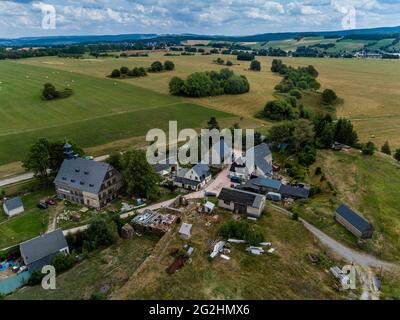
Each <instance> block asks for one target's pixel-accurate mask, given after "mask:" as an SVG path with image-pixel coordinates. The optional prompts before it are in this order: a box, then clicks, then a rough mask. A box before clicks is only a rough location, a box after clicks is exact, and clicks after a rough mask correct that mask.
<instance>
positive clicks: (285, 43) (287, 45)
mask: <svg viewBox="0 0 400 320" xmlns="http://www.w3.org/2000/svg"><path fill="white" fill-rule="evenodd" d="M337 40H338V39H334V38H332V39H325V38H324V37H305V38H302V39H300V40H296V39H288V40H276V41H269V42H267V43H266V44H265V45H264V46H263V47H264V48H280V49H282V50H284V51H296V49H297V48H298V47H308V46H312V45H315V44H328V43H336V41H337Z"/></svg>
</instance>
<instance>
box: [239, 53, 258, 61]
mask: <svg viewBox="0 0 400 320" xmlns="http://www.w3.org/2000/svg"><path fill="white" fill-rule="evenodd" d="M237 59H238V60H242V61H252V60H254V55H253V54H251V53H247V52H242V53H239V54H238V55H237Z"/></svg>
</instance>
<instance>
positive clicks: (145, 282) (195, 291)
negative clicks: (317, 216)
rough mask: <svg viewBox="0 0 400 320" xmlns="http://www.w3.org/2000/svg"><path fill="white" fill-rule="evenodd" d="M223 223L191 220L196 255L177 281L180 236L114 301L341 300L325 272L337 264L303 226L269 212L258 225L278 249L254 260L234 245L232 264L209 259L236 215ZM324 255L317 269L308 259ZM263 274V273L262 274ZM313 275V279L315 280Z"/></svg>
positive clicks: (166, 244)
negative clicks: (213, 242) (174, 265)
mask: <svg viewBox="0 0 400 320" xmlns="http://www.w3.org/2000/svg"><path fill="white" fill-rule="evenodd" d="M220 214H222V216H223V218H222V220H221V221H220V222H214V223H212V225H211V226H206V224H205V221H204V216H201V215H195V216H193V215H191V216H190V217H186V219H185V221H186V220H188V221H189V222H190V223H193V233H192V237H191V239H190V241H189V243H190V245H191V246H193V247H194V249H195V251H194V253H193V255H192V256H191V258H192V261H190V262H188V263H186V264H185V266H184V267H183V268H182V269H181V270H179V271H178V272H176V273H175V274H173V275H168V274H167V273H166V272H165V269H166V268H167V267H168V266H169V265H170V264H171V263H172V262H173V261H174V258H173V257H172V256H171V255H170V252H171V251H173V250H174V248H181V247H182V245H183V244H184V241H182V240H181V239H180V238H179V236H178V234H177V233H174V234H168V235H166V236H164V238H165V239H164V238H163V239H161V241H160V244H159V245H158V246H157V247H158V249H157V248H156V249H155V251H154V255H153V256H152V257H151V258H149V260H148V261H146V264H145V265H143V266H142V268H141V269H142V270H141V272H140V273H138V274H136V275H134V276H133V277H132V278H131V279H130V280H129V281H128V282H127V284H126V285H125V286H123V287H122V288H121V289H120V290H118V291H116V292H115V293H114V294H113V295H112V296H111V297H112V298H113V299H121V298H122V299H125V298H128V299H222V300H224V299H239V300H242V299H313V298H314V299H338V298H340V297H342V298H343V297H344V296H346V295H347V294H348V293H345V294H339V293H338V292H336V291H335V290H334V289H333V280H332V278H331V277H330V276H329V274H327V273H326V272H325V271H324V269H325V268H326V267H327V266H328V265H329V263H333V260H330V258H329V257H327V256H326V255H325V253H324V252H323V251H322V250H321V249H320V248H319V247H318V246H317V245H316V244H315V243H314V242H313V239H312V237H311V236H310V234H309V233H308V232H307V231H306V230H305V229H304V228H303V226H302V225H301V224H300V223H298V222H294V221H292V220H289V218H287V217H286V216H284V215H281V214H280V213H276V212H274V211H272V210H270V209H267V213H266V214H265V215H264V216H263V218H262V219H261V220H260V221H259V222H258V224H259V225H260V226H261V227H262V229H263V230H264V233H265V236H266V239H267V241H271V242H272V244H273V247H274V248H275V249H276V251H275V253H274V254H273V255H271V256H269V255H262V256H254V255H250V254H249V253H247V252H246V251H245V246H244V245H234V246H233V247H232V249H231V250H232V251H231V253H230V254H228V255H229V256H230V258H231V259H230V260H229V261H227V260H224V259H222V258H221V257H216V258H215V259H211V258H209V254H210V251H209V250H210V249H209V245H210V241H211V240H213V239H217V238H218V236H217V230H218V227H219V225H220V224H221V223H222V221H225V220H226V219H227V218H228V217H230V216H231V213H224V212H222V211H220ZM310 252H312V253H315V254H320V256H321V257H323V261H324V262H323V263H321V264H320V265H313V264H312V263H311V262H310V260H309V259H308V257H307V254H308V253H310ZM260 270H262V272H260ZM311 275H312V276H311Z"/></svg>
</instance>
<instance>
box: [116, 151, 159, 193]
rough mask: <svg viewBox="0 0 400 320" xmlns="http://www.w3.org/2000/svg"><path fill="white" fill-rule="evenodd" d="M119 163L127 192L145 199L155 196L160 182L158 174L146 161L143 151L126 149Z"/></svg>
mask: <svg viewBox="0 0 400 320" xmlns="http://www.w3.org/2000/svg"><path fill="white" fill-rule="evenodd" d="M121 164H122V175H123V177H124V180H125V182H126V187H127V192H128V193H129V194H131V195H134V196H136V197H141V198H147V199H156V198H157V196H158V187H157V184H158V183H159V182H160V176H159V175H158V174H157V173H156V172H154V170H153V167H152V166H151V165H150V164H149V163H148V162H147V159H146V154H145V152H143V151H141V150H130V151H127V152H125V153H124V154H123V155H122V161H121Z"/></svg>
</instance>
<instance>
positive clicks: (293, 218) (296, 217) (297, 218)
mask: <svg viewBox="0 0 400 320" xmlns="http://www.w3.org/2000/svg"><path fill="white" fill-rule="evenodd" d="M292 220H295V221H297V220H299V214H298V213H297V212H293V213H292Z"/></svg>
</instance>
